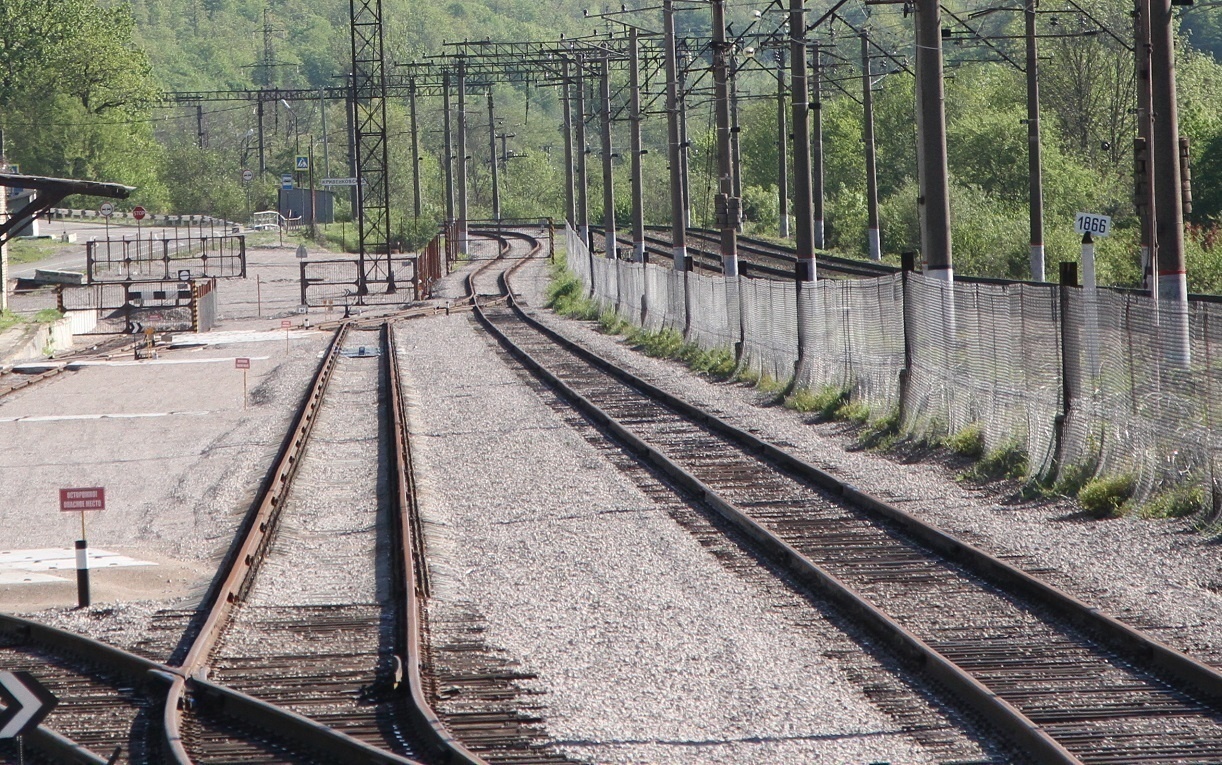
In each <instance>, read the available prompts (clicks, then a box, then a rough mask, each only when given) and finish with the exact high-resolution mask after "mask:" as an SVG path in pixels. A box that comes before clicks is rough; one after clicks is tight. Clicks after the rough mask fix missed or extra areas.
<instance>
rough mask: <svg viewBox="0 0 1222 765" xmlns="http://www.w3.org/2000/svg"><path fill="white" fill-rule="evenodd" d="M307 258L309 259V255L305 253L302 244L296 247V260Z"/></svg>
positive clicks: (304, 247)
mask: <svg viewBox="0 0 1222 765" xmlns="http://www.w3.org/2000/svg"><path fill="white" fill-rule="evenodd" d="M307 257H309V253H308V252H306V246H305V245H304V244H299V245H297V259H298V260H305V259H306V258H307Z"/></svg>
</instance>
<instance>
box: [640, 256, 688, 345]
mask: <svg viewBox="0 0 1222 765" xmlns="http://www.w3.org/2000/svg"><path fill="white" fill-rule="evenodd" d="M672 273H674V269H672V268H662V267H661V266H655V265H652V264H647V265H646V266H645V270H644V283H645V295H646V300H645V321H644V323H643V326H644V327H645V329H647V330H648V331H650V332H660V331H662V330H663V329H666V328H667V327H673V325H674V318H673V314H672V311H671V306H672V304H673V302H674V301H673V299H672V297H671V279H670V275H671V274H672ZM679 307H680V308H681V309H682V307H683V301H682V298H680V301H679ZM678 321H679V328H680V329H682V327H683V317H682V316H680V317H679V320H678Z"/></svg>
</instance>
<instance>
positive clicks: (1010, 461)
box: [965, 443, 1027, 482]
mask: <svg viewBox="0 0 1222 765" xmlns="http://www.w3.org/2000/svg"><path fill="white" fill-rule="evenodd" d="M1026 474H1027V450H1026V449H1024V448H1023V447H1022V445H1021V444H1018V443H1009V444H1006V445H1005V446H1003V447H1001V448H1000V449H994V450H993V451H991V452H988V453H987V454H985V455H984V456H983V457H981V458H980V460H979V461H978V462H977V463H976V464H975V465H973V466H972V469H971V470H969V471H967V473H966V474H965V475H966V477H967V478H969V479H971V480H973V481H980V482H985V481H1000V480H1003V479H1007V478H1022V477H1023V476H1025V475H1026Z"/></svg>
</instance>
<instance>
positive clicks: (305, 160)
mask: <svg viewBox="0 0 1222 765" xmlns="http://www.w3.org/2000/svg"><path fill="white" fill-rule="evenodd" d="M297 169H298V170H309V169H310V157H309V156H308V155H306V154H298V155H297Z"/></svg>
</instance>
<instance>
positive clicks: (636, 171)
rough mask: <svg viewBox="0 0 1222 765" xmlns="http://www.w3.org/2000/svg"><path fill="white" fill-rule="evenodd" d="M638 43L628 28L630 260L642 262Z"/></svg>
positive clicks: (642, 221) (643, 247) (642, 180)
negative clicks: (630, 200)
mask: <svg viewBox="0 0 1222 765" xmlns="http://www.w3.org/2000/svg"><path fill="white" fill-rule="evenodd" d="M639 47H640V43H639V41H638V39H637V29H636V27H632V28H630V29H629V30H628V88H629V94H628V98H629V101H628V121H629V124H630V128H631V146H630V148H629V151H631V152H632V163H631V172H632V260H633V261H634V262H636V263H644V262H645V207H644V205H645V202H644V199H643V198H644V196H645V183H644V178H643V176H642V168H641V155H642V154H644V153H645V152H644V150H643V149H642V148H641V64H640V61H639V60H638V57H639V52H640V51H639Z"/></svg>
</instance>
